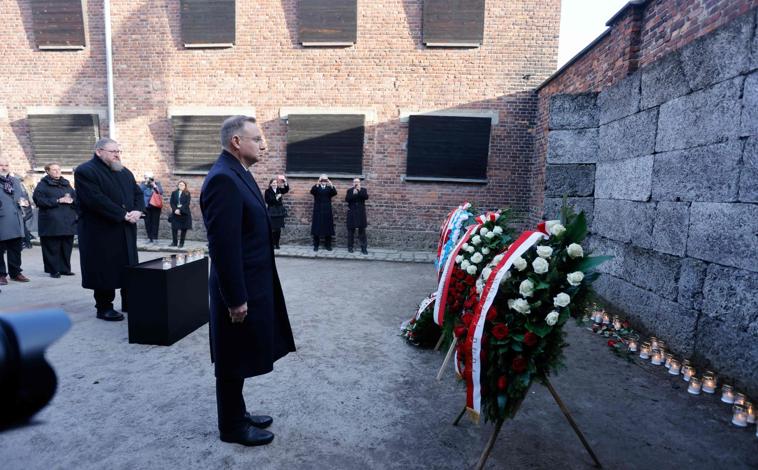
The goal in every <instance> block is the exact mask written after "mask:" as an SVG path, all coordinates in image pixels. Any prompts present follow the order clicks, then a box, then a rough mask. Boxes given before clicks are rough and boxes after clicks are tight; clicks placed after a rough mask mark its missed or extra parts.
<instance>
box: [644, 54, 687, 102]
mask: <svg viewBox="0 0 758 470" xmlns="http://www.w3.org/2000/svg"><path fill="white" fill-rule="evenodd" d="M640 73H641V77H640V81H641V84H640V89H641V94H642V96H641V98H640V108H641V109H648V108H652V107H653V106H658V105H661V104H663V103H665V102H666V101H670V100H673V99H674V98H678V97H680V96H684V95H686V94H687V93H689V92H690V86H689V84H688V83H687V80H686V78H685V76H684V69H682V64H681V62H680V56H679V52H678V51H676V52H672V53H670V54H668V55H666V56H664V57H663V58H661V59H659V60H658V61H656V62H653V63H652V64H650V65H648V66H647V67H645V68H643V69H642V70H640Z"/></svg>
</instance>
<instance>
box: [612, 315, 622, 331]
mask: <svg viewBox="0 0 758 470" xmlns="http://www.w3.org/2000/svg"><path fill="white" fill-rule="evenodd" d="M613 329H614V330H620V329H621V319H620V318H619V316H618V315H614V316H613Z"/></svg>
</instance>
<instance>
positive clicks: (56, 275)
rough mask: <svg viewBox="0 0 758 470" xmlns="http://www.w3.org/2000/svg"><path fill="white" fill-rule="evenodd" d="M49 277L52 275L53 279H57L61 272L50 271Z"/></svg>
mask: <svg viewBox="0 0 758 470" xmlns="http://www.w3.org/2000/svg"><path fill="white" fill-rule="evenodd" d="M50 277H54V278H55V279H58V278H59V277H61V273H50Z"/></svg>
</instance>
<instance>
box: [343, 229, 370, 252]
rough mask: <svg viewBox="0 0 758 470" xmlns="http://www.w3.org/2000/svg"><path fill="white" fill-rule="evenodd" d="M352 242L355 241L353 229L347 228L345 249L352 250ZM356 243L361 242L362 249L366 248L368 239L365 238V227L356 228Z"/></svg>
mask: <svg viewBox="0 0 758 470" xmlns="http://www.w3.org/2000/svg"><path fill="white" fill-rule="evenodd" d="M354 243H355V229H354V228H350V229H347V249H348V250H352V249H353V244H354ZM358 243H360V244H361V249H362V250H365V249H366V248H368V240H366V227H359V228H358Z"/></svg>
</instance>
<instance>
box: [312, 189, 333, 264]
mask: <svg viewBox="0 0 758 470" xmlns="http://www.w3.org/2000/svg"><path fill="white" fill-rule="evenodd" d="M311 194H312V195H313V220H312V221H311V235H313V251H318V245H319V239H320V238H322V237H323V238H324V245H325V246H326V250H327V251H332V237H333V236H334V215H333V214H332V198H333V197H334V196H336V195H337V190H336V189H334V185H333V184H332V182H331V181H329V177H328V176H326V175H321V176H320V177H319V179H318V183H317V184H314V185H313V187H312V188H311Z"/></svg>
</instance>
